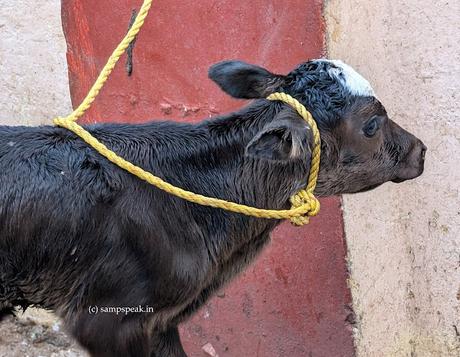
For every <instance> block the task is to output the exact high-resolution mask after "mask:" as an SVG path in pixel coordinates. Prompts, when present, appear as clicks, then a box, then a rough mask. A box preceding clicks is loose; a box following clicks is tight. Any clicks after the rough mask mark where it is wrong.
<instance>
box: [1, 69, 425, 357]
mask: <svg viewBox="0 0 460 357" xmlns="http://www.w3.org/2000/svg"><path fill="white" fill-rule="evenodd" d="M330 65H331V64H327V63H324V62H321V61H319V62H316V61H312V62H307V63H305V64H303V65H301V66H299V67H298V68H297V69H296V70H294V71H293V72H291V73H290V74H289V75H288V76H279V75H273V74H271V73H270V72H268V71H266V70H264V69H263V68H260V67H257V66H252V65H248V64H245V63H243V62H239V61H231V62H224V63H221V64H218V65H216V66H214V67H212V68H211V70H210V77H211V79H213V80H214V81H215V82H216V83H217V84H218V85H219V86H221V88H222V89H224V91H226V92H227V93H230V94H232V95H233V96H235V97H239V98H263V97H264V96H266V95H267V94H270V93H272V92H275V91H278V90H284V91H286V92H287V93H289V94H291V95H293V96H295V97H296V98H297V99H299V100H301V101H302V102H303V103H304V104H305V105H306V106H307V107H308V109H309V110H310V111H311V112H312V114H313V116H314V118H315V119H316V121H317V122H318V125H319V127H320V129H321V135H322V143H323V151H322V158H321V160H322V164H321V172H320V180H319V186H318V187H317V193H318V194H320V195H328V194H335V193H341V192H356V191H357V190H358V189H364V188H365V187H367V186H369V185H371V184H372V185H373V184H374V183H373V181H372V179H373V177H374V176H377V173H376V172H377V171H378V173H379V174H381V173H385V174H386V176H381V177H379V178H378V180H379V181H378V182H379V183H382V182H384V181H387V180H388V179H389V177H390V175H393V174H394V167H393V166H394V165H395V163H394V161H395V157H398V159H397V160H398V161H401V160H400V158H399V156H398V155H399V154H398V153H397V152H395V150H396V151H397V149H395V148H397V147H398V145H402V144H395V143H393V144H392V145H389V144H385V145H386V146H385V147H384V149H385V148H386V149H385V150H389V151H391V152H390V153H389V154H387V153H383V154H382V155H381V156H379V157H377V158H375V159H374V161H375V162H376V163H377V164H375V166H373V164H372V163H367V162H365V163H363V162H362V160H361V159H360V157H358V156H356V155H355V154H354V153H353V152H351V151H350V152H348V151H347V148H344V147H342V146H341V145H340V144H339V142H340V138H339V136H338V134H337V133H336V132H335V128H336V127H338V126H339V124H340V122H341V120H343V118H344V117H345V116H346V115H349V116H350V115H351V116H353V115H354V112H353V111H354V110H355V109H357V110H361V109H362V108H367V106H372V105H374V104H375V103H374V101H372V100H370V98H357V97H353V96H351V95H350V93H348V92H347V89H346V88H345V87H344V86H342V85H341V84H340V82H339V81H337V80H336V79H334V78H333V77H331V76H330V74H329V73H328V71H327V66H330ZM350 111H351V114H350ZM347 113H348V114H347ZM88 130H89V131H90V132H91V133H92V134H93V135H94V136H95V137H96V138H98V139H99V140H101V141H102V142H103V143H105V144H106V145H107V146H108V147H109V148H111V149H113V150H114V151H115V152H117V153H118V154H120V155H121V156H122V157H124V158H126V159H127V160H129V161H131V162H133V163H134V164H136V165H139V166H141V167H143V168H144V169H146V170H148V171H151V172H152V173H154V174H155V175H157V176H159V177H161V178H163V179H165V180H166V181H167V182H170V183H171V184H173V185H177V186H179V187H181V188H184V189H186V190H190V191H193V192H197V193H202V194H205V195H208V196H211V197H219V198H222V199H226V200H231V201H235V202H240V203H245V204H248V205H253V206H256V207H261V208H273V209H282V208H288V207H289V197H290V196H291V195H292V194H293V193H295V192H297V191H298V190H299V189H300V188H301V187H303V186H304V185H305V183H306V181H307V178H308V171H309V161H310V157H311V152H310V150H311V147H310V145H311V141H312V140H311V130H310V129H309V128H308V127H307V125H306V124H305V122H304V121H303V120H302V119H301V118H300V117H299V116H298V115H297V114H296V113H295V112H294V111H293V110H292V109H291V108H289V107H288V106H286V105H285V104H281V103H278V102H270V101H267V100H264V99H261V100H256V101H255V102H253V103H252V104H250V105H249V106H247V107H245V108H243V109H242V110H240V111H238V112H235V113H232V114H229V115H225V116H222V117H219V118H215V119H212V120H210V121H204V122H202V123H200V124H196V125H192V124H181V123H175V122H150V123H146V124H139V125H128V124H101V125H94V126H90V127H88ZM388 130H389V129H388ZM400 132H401V133H402V129H400ZM358 134H359V133H358ZM358 134H357V137H358V139H359V137H360V135H358ZM392 135H393V134H392ZM398 135H400V136H401V137H403V136H404V135H405V139H404V140H405V142H408V143H409V142H412V144H411V145H414V144H413V141H414V140H415V139H416V138H414V139H411V138H410V137H409V136H408V135H409V134H408V133H407V135H406V134H404V135H403V134H398ZM388 138H389V139H386V140H387V143H388V142H390V143H392V142H394V141H395V140H396V139H397V137H396V136H394V135H393V136H391V135H389V136H388ZM408 138H409V139H410V140H409V139H408ZM412 138H413V137H412ZM358 139H357V140H358ZM398 140H399V139H398ZM404 140H399V141H400V142H404ZM411 140H412V141H411ZM358 141H359V140H358ZM405 145H406V144H405ZM406 146H407V147H409V145H406ZM401 147H402V146H401ZM378 149H379V148H378ZM379 150H380V149H379ZM382 150H383V149H382ZM341 152H342V153H345V155H344V158H343V162H342V163H341V162H340V160H339V154H340V153H341ZM376 152H379V153H380V151H376ZM374 156H375V155H374ZM406 156H407V157H409V156H408V155H406ZM410 157H416V155H415V154H414V155H412V156H410ZM388 158H390V159H388ZM378 165H380V166H378ZM384 165H386V166H384ZM355 166H356V167H357V168H356V167H355ZM375 168H378V170H375ZM422 168H423V167H422ZM387 171H388V173H386V172H387ZM356 177H357V179H356ZM366 185H367V186H366ZM354 190H355V191H354ZM278 223H279V221H276V220H267V219H255V218H248V217H246V216H242V215H239V214H233V213H229V212H226V211H222V210H219V209H214V208H208V207H203V206H199V205H196V204H192V203H189V202H187V201H184V200H182V199H179V198H176V197H173V196H171V195H169V194H167V193H165V192H163V191H160V190H158V189H156V188H154V187H152V186H150V185H149V184H147V183H145V182H143V181H141V180H139V179H138V178H136V177H134V176H132V175H131V174H129V173H127V172H125V171H123V170H121V169H120V168H118V167H116V166H114V165H113V164H111V163H110V162H109V161H107V160H106V159H104V158H102V157H101V156H100V155H99V154H97V153H96V152H95V151H94V150H93V149H92V148H90V147H88V146H87V145H86V144H85V143H84V142H83V141H82V140H81V139H79V138H77V137H76V136H75V135H74V134H73V133H71V132H69V131H67V130H65V129H61V128H55V127H49V126H43V127H7V126H0V318H1V317H2V315H4V314H6V313H11V312H12V311H13V310H14V309H15V308H26V307H27V306H30V305H36V306H40V307H44V308H47V309H50V310H53V311H55V312H56V313H57V314H58V315H60V316H61V317H62V318H63V319H64V322H65V324H66V326H67V328H68V329H69V331H70V332H71V333H72V335H73V336H74V337H75V338H76V339H77V340H78V341H79V342H80V343H81V344H82V345H83V346H84V347H85V348H86V349H88V351H89V352H90V353H91V355H92V356H136V357H137V356H151V357H166V356H168V357H178V356H182V357H183V356H185V353H184V351H183V349H182V346H181V343H180V339H179V335H178V332H177V325H178V324H179V323H180V322H182V321H184V320H185V319H187V318H188V317H189V316H190V315H191V314H193V313H194V312H195V311H196V310H197V309H198V308H199V307H200V306H201V305H202V304H203V303H204V302H205V301H206V300H207V299H208V298H209V297H210V296H211V295H212V294H213V293H214V292H216V290H217V289H219V288H220V287H221V286H222V285H223V284H225V283H226V282H227V281H229V280H230V279H231V278H232V277H234V276H235V275H236V274H238V273H239V272H240V271H241V270H242V269H244V267H245V266H247V264H249V263H250V262H251V261H252V260H253V259H254V258H255V256H256V255H257V254H258V253H259V252H260V250H261V249H262V248H263V246H264V245H266V244H267V242H268V241H269V238H270V233H271V231H272V230H273V229H274V227H275V226H276V225H277V224H278ZM139 305H141V306H144V307H147V306H148V307H149V308H151V309H153V312H150V313H132V314H128V315H124V314H120V315H116V314H114V313H103V312H99V313H98V314H90V313H89V310H88V309H89V307H91V306H93V307H94V306H96V307H98V308H99V309H101V308H102V307H105V306H108V307H135V306H139Z"/></svg>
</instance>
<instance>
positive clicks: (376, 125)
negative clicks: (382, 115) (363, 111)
mask: <svg viewBox="0 0 460 357" xmlns="http://www.w3.org/2000/svg"><path fill="white" fill-rule="evenodd" d="M379 129H380V120H379V118H377V117H374V118H372V119H371V120H369V121H368V122H367V123H366V125H364V128H363V133H364V135H365V136H367V137H368V138H372V137H373V136H374V135H375V134H376V133H377V131H378V130H379Z"/></svg>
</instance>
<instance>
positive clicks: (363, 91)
mask: <svg viewBox="0 0 460 357" xmlns="http://www.w3.org/2000/svg"><path fill="white" fill-rule="evenodd" d="M324 61H326V62H330V63H332V64H333V65H334V66H335V67H337V68H334V67H331V69H330V70H329V73H331V74H332V75H333V76H335V77H336V78H337V79H338V80H339V81H340V82H342V84H343V85H344V86H345V87H347V89H348V90H349V91H350V93H351V94H352V95H360V96H365V97H375V93H374V89H372V86H371V85H370V83H369V82H368V81H367V80H366V79H365V78H364V77H363V76H361V75H360V74H359V73H358V72H356V71H355V70H354V69H353V68H352V67H351V66H349V65H347V64H346V63H343V62H342V61H339V60H324Z"/></svg>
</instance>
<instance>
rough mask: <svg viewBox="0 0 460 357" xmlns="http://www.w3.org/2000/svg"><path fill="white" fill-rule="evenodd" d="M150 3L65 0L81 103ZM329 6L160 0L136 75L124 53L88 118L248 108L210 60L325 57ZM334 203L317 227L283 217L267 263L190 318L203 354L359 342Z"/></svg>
mask: <svg viewBox="0 0 460 357" xmlns="http://www.w3.org/2000/svg"><path fill="white" fill-rule="evenodd" d="M141 3H142V1H141V0H98V1H94V0H63V1H62V17H63V24H64V32H65V35H66V38H67V44H68V56H67V58H68V64H69V77H70V87H71V93H72V100H73V103H74V105H77V104H78V103H79V102H80V101H81V99H82V98H83V97H84V95H85V94H86V92H87V90H88V88H89V87H90V85H91V84H92V83H93V81H94V79H95V78H96V76H97V74H98V73H99V71H100V69H101V68H102V66H103V65H104V64H105V62H106V60H107V58H108V56H109V55H110V53H111V51H112V50H113V49H114V48H115V46H116V45H117V44H118V42H119V40H120V39H121V37H122V36H123V35H124V34H125V33H126V31H127V26H128V23H129V19H130V17H131V11H132V10H133V9H139V7H140V4H141ZM321 10H322V1H320V0H302V1H301V0H291V1H289V2H286V1H275V0H272V1H262V0H253V1H243V0H235V1H216V0H202V1H179V0H169V1H166V0H157V1H154V5H153V8H152V10H151V14H150V16H149V18H148V19H147V21H146V24H145V26H144V28H143V29H142V32H141V33H140V35H139V37H138V39H137V42H136V45H135V48H134V57H133V58H134V60H133V64H134V71H133V75H132V76H131V77H128V76H127V74H126V71H125V66H124V64H125V61H126V57H124V58H123V59H122V63H120V65H119V66H118V67H117V68H116V69H115V72H114V74H113V75H112V77H111V78H110V80H109V82H108V84H107V86H106V87H105V88H104V89H103V91H102V93H101V95H100V97H99V98H98V99H97V101H96V103H95V105H94V106H93V108H92V109H91V110H90V111H89V113H88V115H87V116H86V117H85V118H84V119H83V121H85V122H101V121H130V122H140V121H145V120H150V119H152V118H171V119H174V120H183V121H197V120H200V119H202V118H205V117H208V116H210V115H214V114H217V113H222V112H226V111H230V110H232V109H236V108H239V107H241V106H242V105H244V104H245V103H244V102H241V101H237V100H233V99H230V98H229V97H228V96H226V95H225V94H223V93H222V92H221V91H220V90H219V89H218V88H217V87H216V86H215V85H214V84H213V83H212V82H211V81H209V80H208V79H207V68H208V67H209V66H210V65H211V64H213V63H215V62H217V61H219V60H223V59H232V58H238V59H242V60H246V61H248V62H253V63H257V64H260V65H262V66H266V67H267V68H269V69H270V70H272V71H274V72H279V73H286V72H288V71H289V70H291V69H292V68H293V67H295V66H296V65H297V64H298V63H300V62H302V61H305V60H306V59H309V58H315V57H320V56H321V55H322V54H323V52H324V48H323V31H324V25H323V22H322V16H321ZM322 204H323V206H322V211H321V213H320V216H319V217H318V218H315V219H313V220H312V223H311V224H310V225H308V226H306V227H305V228H294V227H292V226H290V225H288V224H284V225H282V226H281V227H280V228H279V229H278V230H277V231H276V233H275V234H274V237H273V243H272V244H271V245H270V246H269V248H268V249H267V250H266V251H265V252H264V253H263V254H262V256H261V257H260V259H259V260H258V261H257V263H256V264H254V265H253V266H252V267H250V268H249V269H248V270H247V271H246V273H245V274H244V275H243V276H242V277H240V278H239V279H237V281H235V282H233V283H232V284H231V285H230V286H228V287H227V288H226V289H225V290H224V291H223V292H222V293H220V294H219V296H217V297H215V298H214V299H213V300H211V301H210V302H209V303H208V304H207V305H206V307H205V308H204V309H202V310H201V311H200V312H199V313H198V314H197V316H195V317H194V318H193V319H192V321H190V322H189V323H188V324H186V325H185V326H183V328H182V337H183V341H184V345H185V347H186V350H187V351H188V352H189V353H190V355H191V356H203V355H204V354H203V351H202V350H201V347H202V346H203V345H204V344H206V343H211V344H212V345H213V346H214V348H215V349H216V350H217V352H218V353H219V355H220V356H221V357H222V356H231V357H244V356H260V357H275V356H277V357H278V356H290V357H301V356H326V357H328V356H331V357H332V356H352V355H353V354H354V353H353V342H352V335H351V329H350V328H349V325H348V323H347V319H349V314H350V310H349V308H348V306H349V304H350V294H349V290H348V289H347V286H346V278H347V272H346V265H345V247H344V239H343V236H344V233H343V228H342V216H341V209H340V202H339V200H338V199H337V198H330V199H326V200H323V201H322Z"/></svg>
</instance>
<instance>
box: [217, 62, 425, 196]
mask: <svg viewBox="0 0 460 357" xmlns="http://www.w3.org/2000/svg"><path fill="white" fill-rule="evenodd" d="M209 76H210V78H211V79H212V80H213V81H215V82H216V83H217V84H218V85H219V86H220V87H221V88H222V89H223V90H224V91H225V92H227V93H228V94H230V95H231V96H233V97H235V98H245V99H259V98H265V97H267V96H268V95H270V94H271V93H274V92H285V93H287V94H290V95H291V96H293V97H294V98H296V99H297V100H299V101H300V102H301V103H302V104H304V105H305V106H306V108H307V109H308V110H309V111H310V112H311V113H312V115H313V117H314V119H315V120H316V122H317V124H318V128H319V130H320V133H321V140H322V144H321V149H322V151H321V168H320V173H319V177H318V185H317V189H316V193H317V194H318V195H322V196H326V195H334V194H341V193H355V192H362V191H366V190H370V189H372V188H375V187H377V186H379V185H381V184H382V183H384V182H387V181H393V182H402V181H405V180H409V179H413V178H415V177H417V176H419V175H421V174H422V172H423V167H424V160H425V152H426V147H425V145H424V144H423V143H422V142H421V141H420V140H419V139H418V138H416V137H415V136H414V135H412V134H410V133H409V132H407V131H406V130H404V129H402V128H401V127H399V126H398V125H397V124H396V123H395V122H393V121H392V120H390V119H389V118H388V115H387V112H386V110H385V108H384V106H383V105H382V103H380V101H379V100H378V99H377V98H376V97H375V94H374V91H373V89H372V87H371V86H370V84H369V82H368V81H366V80H365V79H364V78H363V77H362V76H361V75H359V74H358V73H357V72H356V71H354V70H353V69H352V68H351V67H350V66H348V65H346V64H345V63H343V62H341V61H330V60H312V61H308V62H305V63H303V64H301V65H299V66H298V67H297V68H296V69H294V70H293V71H292V72H290V73H289V74H287V75H277V74H273V73H270V72H269V71H267V70H265V69H263V68H261V67H258V66H254V65H250V64H247V63H244V62H240V61H225V62H220V63H217V64H215V65H214V66H212V67H211V68H210V70H209ZM280 117H281V118H280ZM291 117H292V115H291ZM280 120H282V121H283V122H282V123H281V122H280ZM302 121H303V120H302V119H301V118H300V117H298V116H297V117H296V118H295V119H294V120H292V118H291V119H290V120H288V118H287V117H286V116H284V117H283V115H281V116H280V115H277V116H274V117H273V121H272V122H271V123H270V124H269V125H268V128H267V129H266V130H265V131H264V133H270V135H265V136H264V137H265V139H266V140H265V141H264V143H263V145H261V146H260V145H258V147H259V149H260V150H262V154H263V152H265V153H266V154H265V155H268V156H273V155H274V154H273V153H276V154H275V156H276V157H275V159H280V160H290V159H292V158H295V156H296V155H297V154H299V153H300V154H301V153H304V152H307V151H308V147H305V146H308V145H311V142H310V143H309V142H308V140H301V139H300V138H301V137H302V136H303V137H305V138H307V137H308V138H310V140H311V134H310V133H309V129H308V127H307V126H305V125H302V124H299V122H302ZM270 126H271V127H272V128H274V129H270ZM292 133H296V135H295V136H293V135H292ZM255 139H256V141H257V138H255ZM259 141H260V140H259ZM270 158H272V159H273V157H270ZM306 175H307V173H306Z"/></svg>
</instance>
